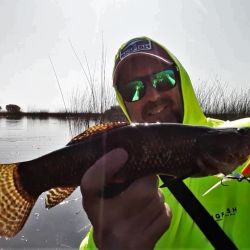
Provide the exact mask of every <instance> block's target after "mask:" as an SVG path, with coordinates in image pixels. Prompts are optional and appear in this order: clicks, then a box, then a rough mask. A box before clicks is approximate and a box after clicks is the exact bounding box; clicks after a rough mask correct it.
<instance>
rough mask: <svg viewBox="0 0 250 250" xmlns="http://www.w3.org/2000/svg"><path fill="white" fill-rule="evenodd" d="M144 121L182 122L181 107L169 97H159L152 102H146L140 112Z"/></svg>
mask: <svg viewBox="0 0 250 250" xmlns="http://www.w3.org/2000/svg"><path fill="white" fill-rule="evenodd" d="M141 116H142V119H143V121H144V122H152V123H153V122H171V123H182V120H183V114H182V107H181V105H178V104H177V103H175V102H174V101H173V100H172V99H170V98H159V99H157V100H156V101H154V102H147V103H146V104H145V105H144V107H143V108H142V113H141Z"/></svg>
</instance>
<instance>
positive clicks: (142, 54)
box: [113, 52, 173, 85]
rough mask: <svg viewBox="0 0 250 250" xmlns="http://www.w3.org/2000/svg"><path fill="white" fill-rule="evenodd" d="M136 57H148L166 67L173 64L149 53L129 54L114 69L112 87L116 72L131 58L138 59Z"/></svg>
mask: <svg viewBox="0 0 250 250" xmlns="http://www.w3.org/2000/svg"><path fill="white" fill-rule="evenodd" d="M138 56H149V57H152V58H154V59H157V60H158V61H161V62H163V63H165V64H167V65H173V62H171V61H170V60H167V59H166V58H163V57H161V56H158V55H154V54H151V53H147V52H137V53H132V54H129V55H128V56H126V57H125V58H123V59H122V60H121V61H120V62H119V63H118V64H117V65H116V67H115V69H114V72H113V85H115V82H116V80H117V72H118V71H119V69H120V68H121V67H122V66H123V65H124V64H126V63H128V62H129V61H130V60H131V59H132V58H134V57H138Z"/></svg>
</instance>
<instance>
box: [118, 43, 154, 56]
mask: <svg viewBox="0 0 250 250" xmlns="http://www.w3.org/2000/svg"><path fill="white" fill-rule="evenodd" d="M151 49H152V45H151V41H150V40H147V39H134V40H132V41H130V42H129V43H128V44H127V45H126V46H125V47H124V48H123V49H122V50H121V52H120V60H122V59H123V58H124V57H126V56H128V55H130V54H132V53H136V52H140V51H147V50H151Z"/></svg>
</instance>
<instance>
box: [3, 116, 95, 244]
mask: <svg viewBox="0 0 250 250" xmlns="http://www.w3.org/2000/svg"><path fill="white" fill-rule="evenodd" d="M92 123H93V122H92ZM84 129H85V123H84V122H83V121H71V122H70V123H69V121H67V120H58V119H44V120H40V119H28V118H22V119H7V118H1V119H0V163H12V162H20V161H26V160H31V159H34V158H36V157H39V156H41V155H44V154H46V153H49V152H51V151H53V150H56V149H59V148H61V147H63V146H64V145H65V144H67V143H68V142H69V140H70V139H71V138H72V137H73V136H74V135H76V134H78V133H80V132H81V131H83V130H84ZM44 198H45V195H44V194H43V195H41V196H40V197H39V199H38V200H37V202H36V204H35V206H34V208H33V210H32V211H31V214H30V217H29V219H28V221H27V223H26V224H25V226H24V228H23V229H22V230H21V232H20V233H18V234H17V235H16V236H15V237H14V238H11V239H6V238H5V237H0V249H13V248H19V249H27V248H30V249H45V248H46V249H64V248H65V249H69V248H74V249H78V247H79V244H80V242H81V240H82V238H83V237H84V235H85V234H86V232H87V231H88V229H89V222H88V220H87V217H86V214H85V213H84V211H83V209H82V206H81V194H80V191H79V188H78V189H77V190H76V191H75V192H74V193H73V194H72V195H71V196H70V197H69V198H68V199H67V200H66V202H64V203H63V204H60V205H58V206H56V207H54V208H52V209H50V210H47V209H45V207H44Z"/></svg>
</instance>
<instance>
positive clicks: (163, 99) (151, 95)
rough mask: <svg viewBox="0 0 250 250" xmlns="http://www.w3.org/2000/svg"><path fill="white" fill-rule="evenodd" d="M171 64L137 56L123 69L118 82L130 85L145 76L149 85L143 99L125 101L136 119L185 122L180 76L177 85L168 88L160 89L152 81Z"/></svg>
mask: <svg viewBox="0 0 250 250" xmlns="http://www.w3.org/2000/svg"><path fill="white" fill-rule="evenodd" d="M169 67H171V66H168V65H166V64H164V63H163V62H160V61H158V60H156V59H153V58H151V57H149V56H137V57H134V58H132V59H131V60H130V61H129V62H127V63H125V64H124V65H123V66H122V67H121V68H120V70H119V73H118V76H117V83H119V84H126V83H128V82H130V81H132V80H138V79H140V78H143V79H144V84H146V93H145V95H144V96H143V97H142V98H141V99H140V100H139V101H136V102H127V101H125V100H124V104H125V106H126V108H127V111H128V114H129V116H130V118H131V121H132V122H140V123H142V122H157V121H158V122H171V123H182V120H183V101H182V94H181V90H180V89H181V88H180V82H179V77H178V78H177V84H176V85H175V86H174V87H173V88H171V89H169V90H167V91H158V90H157V89H155V88H153V87H152V84H151V82H150V76H151V75H152V74H155V73H157V72H160V71H162V70H165V69H166V68H169ZM147 76H148V77H147Z"/></svg>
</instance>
